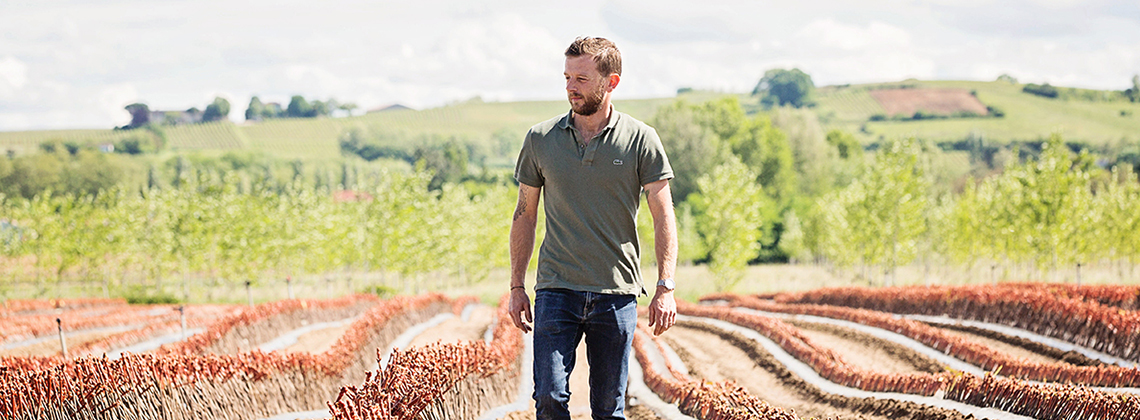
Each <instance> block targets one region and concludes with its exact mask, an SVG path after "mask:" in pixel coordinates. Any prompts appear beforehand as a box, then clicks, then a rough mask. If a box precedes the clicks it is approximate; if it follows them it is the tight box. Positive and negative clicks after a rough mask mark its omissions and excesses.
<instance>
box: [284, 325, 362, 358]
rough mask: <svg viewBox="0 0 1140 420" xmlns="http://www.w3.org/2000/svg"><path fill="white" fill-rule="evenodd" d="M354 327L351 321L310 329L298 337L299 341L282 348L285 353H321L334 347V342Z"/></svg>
mask: <svg viewBox="0 0 1140 420" xmlns="http://www.w3.org/2000/svg"><path fill="white" fill-rule="evenodd" d="M350 327H352V324H351V323H348V324H345V325H341V326H339V327H329V328H323V329H319V330H316V331H310V332H308V333H306V334H304V335H301V336H300V337H297V342H296V343H293V345H291V346H289V347H286V348H285V349H284V350H282V351H283V352H285V353H312V354H321V353H324V352H326V351H328V350H329V348H332V346H333V344H336V341H337V340H339V339H340V336H342V335H344V332H345V331H348V329H349V328H350Z"/></svg>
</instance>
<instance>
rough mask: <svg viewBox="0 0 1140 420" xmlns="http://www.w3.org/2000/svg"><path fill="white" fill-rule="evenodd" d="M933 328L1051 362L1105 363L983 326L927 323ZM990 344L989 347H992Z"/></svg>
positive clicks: (1086, 364)
mask: <svg viewBox="0 0 1140 420" xmlns="http://www.w3.org/2000/svg"><path fill="white" fill-rule="evenodd" d="M928 325H930V326H931V327H934V328H941V329H944V330H953V331H959V332H962V333H964V334H967V335H968V336H970V337H972V339H979V340H980V339H981V338H986V339H989V341H988V342H989V343H991V344H993V345H996V343H1005V344H1006V345H1008V346H1010V347H1014V348H1016V349H1019V350H1020V351H1022V352H1027V353H1028V354H1029V355H1032V356H1037V357H1040V358H1043V359H1045V360H1049V361H1050V363H1051V362H1064V363H1068V364H1071V365H1076V366H1101V365H1104V364H1105V363H1104V362H1102V361H1100V360H1096V359H1093V358H1090V357H1088V356H1085V355H1084V354H1081V353H1079V352H1077V351H1074V350H1069V351H1065V350H1061V349H1058V348H1056V347H1053V346H1049V345H1047V344H1042V343H1038V342H1036V341H1033V340H1029V339H1025V338H1021V337H1015V336H1012V335H1008V334H1002V333H1000V332H997V331H991V330H987V329H984V328H978V327H974V326H970V325H959V324H928ZM993 345H991V347H993Z"/></svg>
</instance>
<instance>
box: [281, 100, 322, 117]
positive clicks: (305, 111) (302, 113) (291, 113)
mask: <svg viewBox="0 0 1140 420" xmlns="http://www.w3.org/2000/svg"><path fill="white" fill-rule="evenodd" d="M285 116H286V117H289V118H308V117H314V116H315V115H314V114H313V106H312V105H311V104H309V101H307V100H305V97H304V96H301V95H293V97H292V98H289V106H288V107H286V108H285Z"/></svg>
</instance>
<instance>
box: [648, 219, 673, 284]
mask: <svg viewBox="0 0 1140 420" xmlns="http://www.w3.org/2000/svg"><path fill="white" fill-rule="evenodd" d="M661 213H662V214H661V216H662V217H660V218H659V219H660V220H657V219H654V220H653V242H654V244H655V246H654V248H656V249H654V251H655V252H656V255H657V278H658V279H671V278H673V275H674V273H675V272H676V271H677V218H676V216H675V215H674V213H673V206H664V208H663V209H662V212H661Z"/></svg>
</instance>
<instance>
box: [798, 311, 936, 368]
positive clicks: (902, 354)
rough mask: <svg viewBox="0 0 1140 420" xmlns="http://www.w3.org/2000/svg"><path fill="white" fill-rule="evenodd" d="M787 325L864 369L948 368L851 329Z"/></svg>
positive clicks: (814, 325) (894, 344)
mask: <svg viewBox="0 0 1140 420" xmlns="http://www.w3.org/2000/svg"><path fill="white" fill-rule="evenodd" d="M786 322H788V323H789V324H792V325H795V326H796V327H797V328H799V329H800V331H803V333H804V334H807V336H808V337H811V339H812V340H813V341H815V342H816V343H818V344H821V345H823V346H826V347H829V348H831V349H832V350H835V351H836V352H838V353H839V354H840V356H842V357H843V359H844V360H846V361H847V362H849V363H852V364H855V365H857V366H859V367H861V368H863V369H867V370H873V371H877V372H890V373H938V372H942V371H944V370H945V367H944V366H942V365H940V364H938V363H937V362H935V361H934V360H932V359H930V358H929V357H926V356H923V355H921V354H919V353H918V352H916V351H914V350H911V349H909V348H907V347H905V346H901V345H899V344H896V343H892V342H890V341H887V340H883V339H881V338H877V337H874V336H871V335H869V334H864V333H861V332H858V331H855V330H852V329H850V328H844V327H840V326H837V325H828V324H819V323H814V322H806V321H796V320H789V321H786Z"/></svg>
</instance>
